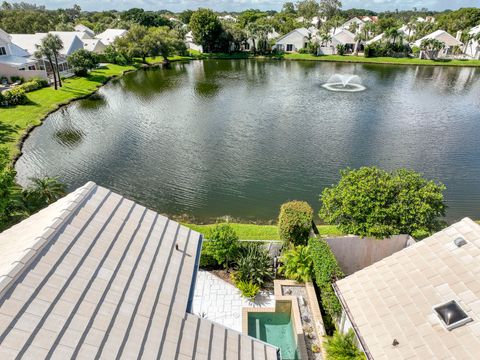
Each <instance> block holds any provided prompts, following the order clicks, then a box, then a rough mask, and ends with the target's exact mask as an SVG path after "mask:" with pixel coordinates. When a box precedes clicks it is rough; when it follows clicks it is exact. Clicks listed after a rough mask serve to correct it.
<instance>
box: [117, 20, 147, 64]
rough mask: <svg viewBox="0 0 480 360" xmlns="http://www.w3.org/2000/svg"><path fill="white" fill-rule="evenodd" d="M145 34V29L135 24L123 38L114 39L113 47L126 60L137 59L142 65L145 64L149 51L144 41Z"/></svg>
mask: <svg viewBox="0 0 480 360" xmlns="http://www.w3.org/2000/svg"><path fill="white" fill-rule="evenodd" d="M147 34H148V29H147V27H145V26H143V25H137V24H135V25H133V26H132V27H131V28H130V30H129V31H128V32H127V34H126V35H125V36H123V37H118V38H116V39H115V42H114V46H115V48H116V50H117V51H118V52H120V53H121V54H123V55H124V56H125V57H126V58H128V59H133V58H134V57H139V58H141V59H142V61H143V62H144V63H147V56H148V55H149V54H150V51H151V49H150V48H149V44H148V43H147V41H146V37H147Z"/></svg>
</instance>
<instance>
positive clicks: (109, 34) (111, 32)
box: [96, 29, 127, 46]
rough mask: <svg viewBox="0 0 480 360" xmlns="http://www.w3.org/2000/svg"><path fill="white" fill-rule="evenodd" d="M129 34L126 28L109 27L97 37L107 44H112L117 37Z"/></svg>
mask: <svg viewBox="0 0 480 360" xmlns="http://www.w3.org/2000/svg"><path fill="white" fill-rule="evenodd" d="M126 34H127V30H124V29H107V30H105V31H104V32H102V33H100V34H98V35H97V36H96V38H97V39H100V40H102V43H104V44H105V45H106V46H108V45H111V44H112V43H113V42H114V41H115V39H116V38H119V37H123V36H125V35H126Z"/></svg>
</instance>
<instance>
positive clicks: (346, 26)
mask: <svg viewBox="0 0 480 360" xmlns="http://www.w3.org/2000/svg"><path fill="white" fill-rule="evenodd" d="M352 25H356V26H357V27H358V28H357V31H359V30H360V29H362V28H363V26H365V22H364V21H362V20H360V19H359V18H358V17H354V18H353V19H350V20H348V21H346V22H345V23H343V25H342V26H340V28H341V29H344V30H350V29H351V28H352Z"/></svg>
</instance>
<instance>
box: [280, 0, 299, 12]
mask: <svg viewBox="0 0 480 360" xmlns="http://www.w3.org/2000/svg"><path fill="white" fill-rule="evenodd" d="M282 13H284V14H293V15H295V14H296V13H297V12H296V11H295V5H294V4H293V2H286V3H284V4H283V6H282Z"/></svg>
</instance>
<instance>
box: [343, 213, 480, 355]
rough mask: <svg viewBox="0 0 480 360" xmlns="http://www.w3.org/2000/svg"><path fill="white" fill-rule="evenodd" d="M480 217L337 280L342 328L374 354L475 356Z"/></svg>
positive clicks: (479, 346)
mask: <svg viewBox="0 0 480 360" xmlns="http://www.w3.org/2000/svg"><path fill="white" fill-rule="evenodd" d="M479 274H480V225H479V224H477V223H475V222H474V221H472V220H470V219H468V218H465V219H463V220H461V221H460V222H458V223H456V224H453V225H452V226H450V227H448V228H446V229H444V230H442V231H440V232H438V233H436V234H434V235H432V236H431V237H429V238H427V239H425V240H422V241H419V242H417V243H415V244H414V245H411V246H409V247H407V248H405V249H403V250H400V251H398V252H396V253H394V254H393V255H391V256H389V257H387V258H384V259H383V260H381V261H378V262H376V263H374V264H373V265H371V266H368V267H366V268H364V269H362V270H360V271H357V272H355V273H354V274H352V275H350V276H347V277H346V278H344V279H342V280H338V281H337V282H336V283H335V284H334V289H335V292H336V294H337V296H338V298H339V299H340V302H341V304H342V308H343V313H342V317H341V321H340V324H339V329H340V330H341V331H347V330H348V329H353V331H354V332H355V334H356V336H357V339H358V341H359V345H360V347H361V348H362V349H363V350H364V352H365V354H366V355H367V358H368V359H407V358H409V359H476V358H478V354H479V353H480V277H479V276H478V275H479Z"/></svg>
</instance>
